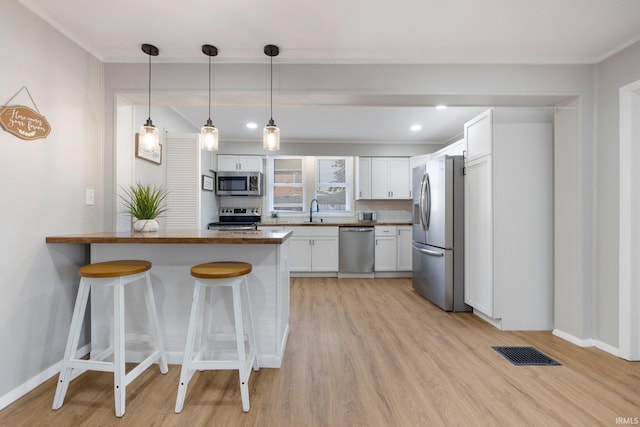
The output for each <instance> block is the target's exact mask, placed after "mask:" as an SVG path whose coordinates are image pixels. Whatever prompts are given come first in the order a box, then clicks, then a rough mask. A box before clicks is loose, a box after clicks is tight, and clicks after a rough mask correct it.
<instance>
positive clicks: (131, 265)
mask: <svg viewBox="0 0 640 427" xmlns="http://www.w3.org/2000/svg"><path fill="white" fill-rule="evenodd" d="M147 270H151V263H150V262H149V261H141V260H119V261H105V262H96V263H94V264H87V265H83V266H82V267H80V270H79V271H80V276H82V277H120V276H130V275H132V274H138V273H144V272H145V271H147Z"/></svg>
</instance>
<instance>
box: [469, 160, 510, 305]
mask: <svg viewBox="0 0 640 427" xmlns="http://www.w3.org/2000/svg"><path fill="white" fill-rule="evenodd" d="M492 162H493V156H485V157H481V158H479V159H477V160H474V161H470V162H467V165H466V177H465V180H464V181H465V204H464V207H465V209H464V211H465V215H464V220H465V221H464V222H465V252H464V253H465V264H464V266H465V282H464V301H465V302H466V303H467V304H469V305H470V306H472V307H473V308H475V309H477V310H479V311H481V312H483V313H484V314H486V315H487V316H490V317H493V313H494V304H493V300H494V299H493V291H494V289H493V178H492V168H493V164H492ZM514 279H515V278H514Z"/></svg>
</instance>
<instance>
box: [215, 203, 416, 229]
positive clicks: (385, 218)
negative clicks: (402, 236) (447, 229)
mask: <svg viewBox="0 0 640 427" xmlns="http://www.w3.org/2000/svg"><path fill="white" fill-rule="evenodd" d="M219 201H220V207H238V208H254V207H260V208H262V222H264V223H271V222H275V221H273V220H272V218H271V216H270V212H269V209H268V206H266V203H267V199H266V197H220V198H219ZM360 211H364V212H376V214H377V221H378V222H403V223H406V222H411V220H412V218H411V200H356V201H355V206H354V209H353V214H352V215H334V214H326V213H323V212H320V213H315V212H314V213H313V215H314V217H315V218H327V219H328V220H330V221H331V222H336V221H340V220H343V221H345V222H355V221H357V214H356V212H360ZM280 218H286V219H287V220H288V221H295V220H297V219H300V221H301V222H304V221H305V220H307V219H308V218H309V212H307V213H301V214H281V215H280Z"/></svg>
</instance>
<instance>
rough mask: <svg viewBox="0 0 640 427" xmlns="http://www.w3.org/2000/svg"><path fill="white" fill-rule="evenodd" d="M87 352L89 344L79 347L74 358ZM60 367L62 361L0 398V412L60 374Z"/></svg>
mask: <svg viewBox="0 0 640 427" xmlns="http://www.w3.org/2000/svg"><path fill="white" fill-rule="evenodd" d="M89 351H90V345H89V344H87V345H85V346H83V347H80V348H79V349H78V352H77V356H76V357H82V356H84V355H87V354H89ZM61 366H62V360H61V361H59V362H58V363H56V364H54V365H51V366H49V367H48V368H47V369H45V370H44V371H42V372H40V373H38V374H36V375H34V376H33V377H31V378H29V379H28V380H27V381H25V382H24V383H22V384H20V385H19V386H18V387H16V388H14V389H13V390H11V391H10V392H8V393H7V394H5V395H4V396H2V397H0V411H1V410H3V409H4V408H6V407H7V406H9V405H11V404H12V403H13V402H15V401H16V400H18V399H20V398H21V397H22V396H24V395H25V394H27V393H29V392H30V391H31V390H33V389H34V388H36V387H38V386H39V385H41V384H43V383H44V382H46V381H47V380H49V379H50V378H51V377H53V376H55V375H58V374H59V373H60V368H61ZM51 403H53V396H51Z"/></svg>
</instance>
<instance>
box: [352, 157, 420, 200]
mask: <svg viewBox="0 0 640 427" xmlns="http://www.w3.org/2000/svg"><path fill="white" fill-rule="evenodd" d="M410 172H411V171H410V170H409V158H408V157H359V158H358V173H357V177H358V179H357V183H356V185H357V188H356V195H357V198H358V199H378V200H384V199H410V198H411V188H410V181H411V180H410V179H409V178H410Z"/></svg>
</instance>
